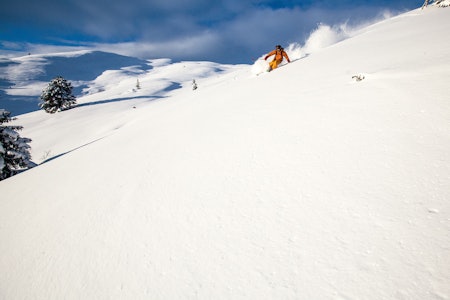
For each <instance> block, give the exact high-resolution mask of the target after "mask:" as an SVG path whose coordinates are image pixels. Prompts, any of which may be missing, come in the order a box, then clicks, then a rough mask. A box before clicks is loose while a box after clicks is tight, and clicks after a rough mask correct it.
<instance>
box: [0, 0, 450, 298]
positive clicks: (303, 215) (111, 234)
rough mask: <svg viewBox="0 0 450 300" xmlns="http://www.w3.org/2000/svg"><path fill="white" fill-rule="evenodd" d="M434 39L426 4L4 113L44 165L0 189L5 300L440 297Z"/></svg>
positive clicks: (449, 42)
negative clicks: (286, 57) (55, 106)
mask: <svg viewBox="0 0 450 300" xmlns="http://www.w3.org/2000/svg"><path fill="white" fill-rule="evenodd" d="M449 32H450V9H447V8H437V7H434V6H429V7H428V8H427V9H424V10H420V9H418V10H414V11H411V12H408V13H406V14H403V15H400V16H396V17H393V18H390V19H388V20H385V21H382V22H380V23H377V24H375V25H372V26H369V27H367V28H364V29H362V30H360V31H358V32H357V33H355V34H354V35H352V37H350V38H347V39H345V40H343V41H340V42H339V43H336V44H334V45H331V46H329V47H326V48H324V49H322V50H320V51H315V52H314V53H311V54H309V55H306V56H305V55H299V56H297V58H296V59H292V60H293V62H292V63H291V64H287V65H285V66H282V67H281V68H279V69H277V70H275V71H273V72H271V73H264V74H261V75H259V76H256V75H255V74H254V73H253V72H252V70H254V67H252V66H249V65H235V66H233V65H220V64H215V63H209V62H181V63H170V62H168V61H165V60H155V61H152V62H150V63H151V64H152V68H149V69H147V70H143V69H140V71H136V72H131V73H130V70H124V69H120V70H116V71H113V70H111V71H107V72H104V73H102V75H100V76H99V77H97V78H96V79H95V81H94V82H93V83H94V84H93V85H92V84H91V85H90V88H89V89H90V91H85V92H86V94H85V96H82V97H79V98H78V103H79V106H78V107H77V108H74V109H72V110H69V111H65V112H61V113H57V114H54V115H49V114H46V113H44V112H43V111H35V112H31V113H28V114H23V115H19V116H18V119H17V120H16V121H15V122H16V123H17V124H20V125H22V126H24V130H23V131H21V135H22V136H24V137H28V138H31V139H33V142H32V143H31V146H32V155H33V158H34V161H35V162H37V163H39V164H40V165H39V166H37V167H35V168H33V169H31V170H29V171H27V172H24V173H22V174H19V175H17V176H14V177H11V178H9V179H7V180H4V181H2V182H0V195H1V199H0V253H1V255H0V270H1V271H0V298H1V299H355V300H356V299H376V300H379V299H420V300H423V299H450V96H449V95H450V84H449V78H450V55H449V53H450V39H449V38H448V33H449ZM291 50H293V49H291ZM293 56H294V55H293ZM136 74H139V75H136ZM353 76H359V78H361V79H362V78H363V80H360V81H357V80H356V79H355V78H352V77H353ZM137 77H138V78H139V81H140V86H141V89H136V88H134V85H135V83H136V78H137ZM193 78H195V79H197V84H198V87H199V88H198V89H197V90H195V91H193V90H192V88H191V85H190V84H191V81H192V79H193ZM96 85H97V86H96Z"/></svg>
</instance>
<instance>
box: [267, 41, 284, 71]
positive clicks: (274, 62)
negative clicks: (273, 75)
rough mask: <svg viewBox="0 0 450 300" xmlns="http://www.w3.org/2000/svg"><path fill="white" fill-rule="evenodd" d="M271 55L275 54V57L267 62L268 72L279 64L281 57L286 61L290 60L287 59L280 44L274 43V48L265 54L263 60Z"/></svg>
mask: <svg viewBox="0 0 450 300" xmlns="http://www.w3.org/2000/svg"><path fill="white" fill-rule="evenodd" d="M272 55H275V57H274V58H273V60H272V61H271V62H270V63H269V69H268V70H267V71H269V72H270V71H272V70H273V69H276V68H277V67H278V65H279V64H281V62H282V61H283V57H284V58H286V60H287V61H288V63H290V62H291V60H290V59H289V56H288V55H287V53H286V52H285V51H284V49H283V47H281V45H276V46H275V50H273V51H272V52H270V53H269V54H267V55H266V57H264V60H267V59H268V58H269V57H270V56H272Z"/></svg>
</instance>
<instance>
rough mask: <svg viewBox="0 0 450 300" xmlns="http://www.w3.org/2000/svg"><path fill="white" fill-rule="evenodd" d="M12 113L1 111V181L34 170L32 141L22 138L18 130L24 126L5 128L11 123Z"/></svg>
mask: <svg viewBox="0 0 450 300" xmlns="http://www.w3.org/2000/svg"><path fill="white" fill-rule="evenodd" d="M10 115H11V113H10V112H9V111H6V110H4V109H0V180H3V179H5V178H8V177H11V176H13V175H16V174H17V173H19V172H21V171H24V170H26V169H29V168H32V167H33V166H34V164H33V163H32V162H31V155H30V151H29V149H30V146H29V145H28V143H30V142H31V140H30V139H27V138H22V137H20V135H19V133H18V132H17V130H21V129H22V128H23V127H22V126H5V125H3V123H7V122H9V121H11V120H12V119H11V117H10Z"/></svg>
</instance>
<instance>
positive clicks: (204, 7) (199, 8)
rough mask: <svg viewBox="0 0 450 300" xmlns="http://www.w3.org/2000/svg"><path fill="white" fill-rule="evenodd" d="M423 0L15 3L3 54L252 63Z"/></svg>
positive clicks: (7, 17) (1, 23) (1, 31)
mask: <svg viewBox="0 0 450 300" xmlns="http://www.w3.org/2000/svg"><path fill="white" fill-rule="evenodd" d="M422 3H423V1H422V0H390V1H389V0H377V1H376V0H367V1H362V0H359V1H357V0H316V1H313V0H297V1H296V0H227V1H214V0H134V1H126V0H60V1H57V0H39V1H33V0H11V1H3V2H2V4H1V5H0V8H1V9H0V54H4V55H6V54H8V55H11V54H14V53H16V54H23V53H29V52H31V53H46V52H54V51H66V50H75V49H98V50H103V51H110V52H116V53H121V54H126V55H132V56H138V57H141V58H159V57H168V58H172V59H173V60H174V61H178V60H209V61H216V62H221V63H252V60H253V59H255V58H257V57H259V56H260V55H261V54H263V53H265V52H267V51H270V50H272V48H273V47H274V45H276V44H282V45H288V44H290V43H300V44H302V43H304V41H305V39H306V38H307V37H308V35H309V34H310V32H311V31H312V30H314V29H315V28H316V27H317V24H318V23H325V24H328V25H336V24H342V23H344V22H347V24H349V25H350V26H357V25H358V24H362V23H366V22H367V21H373V20H376V19H380V18H381V17H382V16H383V15H385V14H386V12H389V13H391V14H393V15H395V14H398V13H401V12H404V11H407V10H411V9H415V8H418V7H420V6H421V5H422Z"/></svg>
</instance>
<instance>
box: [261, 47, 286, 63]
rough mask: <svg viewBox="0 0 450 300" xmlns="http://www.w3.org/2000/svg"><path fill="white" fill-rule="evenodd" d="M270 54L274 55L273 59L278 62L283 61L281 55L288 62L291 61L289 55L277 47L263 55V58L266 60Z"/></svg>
mask: <svg viewBox="0 0 450 300" xmlns="http://www.w3.org/2000/svg"><path fill="white" fill-rule="evenodd" d="M272 55H275V57H274V59H273V60H277V61H279V62H282V61H283V56H284V57H285V58H286V60H287V61H288V62H291V61H290V60H289V56H288V55H287V53H286V52H284V50H278V49H275V50H273V51H272V52H270V53H269V54H267V55H266V57H264V59H265V60H267V59H268V58H269V57H270V56H272Z"/></svg>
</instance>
